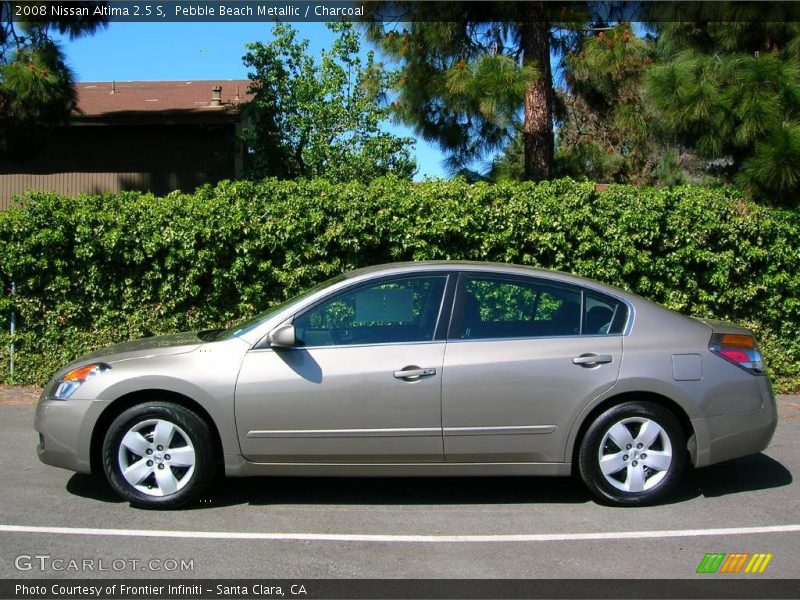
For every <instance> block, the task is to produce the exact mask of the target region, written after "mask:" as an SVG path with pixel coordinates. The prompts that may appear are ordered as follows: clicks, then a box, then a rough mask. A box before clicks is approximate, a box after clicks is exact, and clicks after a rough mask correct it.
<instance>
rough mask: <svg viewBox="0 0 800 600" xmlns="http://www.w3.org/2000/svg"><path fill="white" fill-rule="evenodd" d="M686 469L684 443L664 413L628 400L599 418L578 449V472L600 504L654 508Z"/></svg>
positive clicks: (670, 415) (671, 418)
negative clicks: (648, 506) (647, 505)
mask: <svg viewBox="0 0 800 600" xmlns="http://www.w3.org/2000/svg"><path fill="white" fill-rule="evenodd" d="M685 465H686V439H685V436H684V434H683V431H682V428H681V424H680V423H679V422H678V419H677V418H676V417H675V415H674V414H673V413H672V412H671V411H669V410H668V409H666V408H664V407H662V406H660V405H658V404H654V403H652V402H626V403H624V404H620V405H618V406H614V407H612V408H610V409H608V410H607V411H605V412H603V413H602V414H600V415H599V416H598V417H597V419H595V421H594V422H593V423H592V424H591V425H590V426H589V429H588V430H587V431H586V435H585V436H584V438H583V442H582V444H581V447H580V452H579V457H578V468H579V471H580V475H581V478H582V479H583V481H584V483H585V484H586V486H587V487H588V488H589V490H590V491H591V492H592V494H594V495H595V496H596V497H597V498H598V499H599V500H600V501H602V502H606V503H609V504H617V505H625V506H629V505H643V504H652V503H654V502H656V501H658V500H660V499H662V498H663V497H664V496H666V495H667V494H669V493H670V492H671V491H672V490H673V489H674V488H675V485H677V483H678V481H679V480H680V477H681V474H682V473H683V470H684V467H685Z"/></svg>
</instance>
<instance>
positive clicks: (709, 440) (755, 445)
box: [692, 377, 778, 467]
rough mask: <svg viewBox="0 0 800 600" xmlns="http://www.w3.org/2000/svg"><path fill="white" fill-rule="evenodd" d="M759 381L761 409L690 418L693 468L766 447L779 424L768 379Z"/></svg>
mask: <svg viewBox="0 0 800 600" xmlns="http://www.w3.org/2000/svg"><path fill="white" fill-rule="evenodd" d="M760 379H761V381H760V382H759V383H760V385H759V387H760V391H761V397H762V400H763V402H762V404H761V407H760V408H758V409H756V410H753V411H747V412H740V413H733V414H727V415H720V416H715V417H709V418H703V419H692V427H693V428H694V432H695V436H696V439H697V456H696V459H695V466H696V467H705V466H708V465H713V464H716V463H719V462H722V461H726V460H731V459H733V458H739V457H741V456H747V455H748V454H755V453H757V452H761V451H762V450H764V449H765V448H767V446H769V443H770V441H771V440H772V435H773V434H774V433H775V428H776V427H777V425H778V409H777V406H776V404H775V396H774V395H773V393H772V388H771V386H770V382H769V379H768V378H767V377H761V378H760Z"/></svg>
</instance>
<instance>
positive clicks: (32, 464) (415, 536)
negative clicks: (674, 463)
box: [0, 388, 800, 578]
mask: <svg viewBox="0 0 800 600" xmlns="http://www.w3.org/2000/svg"><path fill="white" fill-rule="evenodd" d="M0 392H1V393H0V400H1V401H0V481H2V482H3V488H2V502H0V577H3V578H20V577H25V578H27V577H37V578H38V577H43V578H53V577H57V578H61V577H64V578H73V577H74V578H81V577H87V576H89V577H158V578H163V577H179V578H187V577H197V578H216V577H229V578H238V577H246V578H341V577H346V578H360V577H364V578H407V577H409V578H411V577H413V578H440V577H453V578H462V577H463V578H534V577H559V578H562V577H563V578H576V577H585V578H595V577H597V578H673V577H677V578H693V577H698V576H699V575H697V574H696V569H697V567H698V565H699V563H700V562H701V560H702V559H703V557H704V556H705V554H706V553H708V552H725V553H733V552H749V553H771V554H773V557H772V559H771V561H770V563H769V565H768V567H767V569H766V570H765V572H764V573H763V574H760V575H755V576H753V575H744V574H740V575H737V577H783V578H789V577H791V578H796V577H800V566H799V565H798V561H797V557H798V556H800V485H799V484H798V482H797V481H796V474H797V473H800V444H798V439H800V398H798V397H797V396H782V397H780V399H779V405H780V415H781V420H780V424H779V426H778V430H777V432H776V434H775V437H774V438H773V441H772V444H771V446H770V447H769V448H768V449H767V450H766V451H765V452H764V453H762V454H758V455H754V456H750V457H746V458H742V459H738V460H735V461H731V462H728V463H724V464H720V465H716V466H712V467H708V468H705V469H698V470H694V471H692V472H690V473H689V475H688V477H687V478H686V481H685V483H684V484H683V485H682V486H681V488H680V490H679V492H678V494H677V495H676V496H675V497H673V498H671V499H670V501H669V503H667V504H664V505H661V506H655V507H645V508H610V507H605V506H601V505H599V504H597V503H595V502H594V501H592V500H591V499H590V497H589V495H588V493H587V492H586V491H585V490H584V488H583V487H582V486H581V485H580V484H579V483H578V482H576V481H573V480H571V479H568V478H470V479H466V478H457V479H444V478H435V479H424V478H419V479H405V478H404V479H334V478H324V479H322V478H320V479H311V478H254V479H227V480H225V479H221V480H220V481H218V482H217V483H216V485H215V487H214V489H213V490H212V491H211V492H210V493H209V494H208V496H207V497H206V498H204V499H203V501H202V502H199V503H198V504H196V505H194V506H192V507H189V508H186V509H182V510H179V511H145V510H140V509H136V508H132V507H131V506H129V505H128V504H127V503H125V502H122V501H121V500H120V499H119V498H117V497H116V496H115V495H114V494H113V493H112V492H111V490H110V489H109V488H108V486H107V485H106V484H105V483H104V481H103V480H102V479H100V478H93V477H90V476H86V475H77V474H73V473H70V472H68V471H63V470H59V469H55V468H52V467H48V466H45V465H43V464H41V463H39V461H38V459H37V458H36V453H35V445H36V435H35V433H34V431H33V429H32V419H33V404H32V402H33V397H34V396H35V393H33V392H32V391H31V390H30V389H27V388H26V389H23V388H19V391H16V390H15V389H14V388H5V389H0ZM20 557H22V558H20ZM37 557H38V558H37ZM41 557H46V558H41ZM59 561H60V562H59ZM703 576H704V577H725V576H724V575H703Z"/></svg>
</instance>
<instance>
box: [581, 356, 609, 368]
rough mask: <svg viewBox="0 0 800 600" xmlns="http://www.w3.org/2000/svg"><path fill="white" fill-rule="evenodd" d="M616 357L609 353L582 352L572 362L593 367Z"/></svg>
mask: <svg viewBox="0 0 800 600" xmlns="http://www.w3.org/2000/svg"><path fill="white" fill-rule="evenodd" d="M613 360H614V358H613V357H612V356H610V355H608V354H581V355H580V356H576V357H575V358H573V359H572V364H574V365H581V366H582V367H592V366H594V365H602V364H605V363H610V362H611V361H613Z"/></svg>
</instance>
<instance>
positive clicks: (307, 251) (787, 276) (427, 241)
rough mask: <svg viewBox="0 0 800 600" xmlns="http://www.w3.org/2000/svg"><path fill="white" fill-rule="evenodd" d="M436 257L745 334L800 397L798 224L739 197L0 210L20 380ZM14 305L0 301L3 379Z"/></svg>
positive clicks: (440, 187) (320, 188) (319, 195)
mask: <svg viewBox="0 0 800 600" xmlns="http://www.w3.org/2000/svg"><path fill="white" fill-rule="evenodd" d="M448 258H449V259H473V260H495V261H502V262H516V263H522V264H528V265H539V266H544V267H549V268H554V269H560V270H563V271H568V272H572V273H577V274H581V275H586V276H588V277H592V278H595V279H598V280H600V281H604V282H607V283H611V284H615V285H618V286H621V287H623V288H625V289H628V290H631V291H633V292H636V293H639V294H641V295H643V296H645V297H648V298H651V299H653V300H655V301H657V302H660V303H662V304H664V305H666V306H668V307H670V308H673V309H675V310H678V311H681V312H683V313H685V314H691V315H699V316H704V317H712V316H713V317H717V318H722V319H730V320H733V321H736V322H738V323H742V324H745V325H748V326H750V327H753V328H754V329H755V330H756V331H757V332H758V334H759V337H760V340H761V343H762V346H763V349H764V350H765V353H766V356H767V359H768V361H769V365H770V368H771V372H772V375H773V377H774V379H775V381H776V383H777V387H778V388H779V389H782V390H789V389H795V390H796V389H798V388H800V217H799V216H798V214H796V213H792V212H789V211H783V210H777V209H770V208H764V207H759V206H756V205H754V204H751V203H748V202H745V201H744V200H743V199H742V198H741V197H740V196H739V195H738V194H737V193H736V192H735V191H733V190H710V189H703V188H695V187H681V188H676V189H673V190H662V189H640V188H635V187H630V186H612V187H610V188H608V189H607V190H605V191H603V192H596V191H595V189H594V186H593V185H592V184H586V183H576V182H574V181H571V180H566V179H565V180H559V181H552V182H546V183H539V184H520V183H508V184H495V185H488V184H476V185H471V184H467V183H465V182H462V181H451V182H426V183H409V182H404V181H400V180H396V179H391V178H390V179H382V180H378V181H375V182H373V183H372V184H370V185H362V184H356V183H353V184H338V185H333V184H330V183H327V182H325V181H307V182H305V181H304V182H280V181H272V180H268V181H265V182H263V183H260V184H253V183H249V182H223V183H221V184H219V185H218V186H216V187H215V188H212V187H205V188H201V189H199V190H198V191H197V192H196V193H195V194H193V195H187V194H180V193H173V194H170V195H169V196H167V197H165V198H155V197H153V196H151V195H148V194H140V193H135V192H128V193H121V194H118V195H104V196H84V197H80V198H78V199H72V198H62V197H59V196H56V195H52V194H41V193H31V194H30V195H28V196H27V197H25V198H23V199H22V201H21V205H20V206H19V207H17V208H13V209H11V210H9V211H8V212H6V213H2V214H0V278H2V280H3V281H2V282H0V283H2V285H3V287H4V288H7V287H8V283H9V282H10V281H11V280H12V279H13V280H14V281H16V284H17V296H16V298H15V300H14V304H15V306H16V310H17V313H18V314H19V333H18V336H17V340H16V341H17V348H18V355H17V373H16V377H15V380H16V382H18V383H19V382H22V383H41V382H43V381H44V380H46V379H47V378H48V376H49V375H50V374H51V373H52V372H53V371H54V370H55V369H57V368H58V367H60V366H62V365H63V364H64V363H66V362H67V361H69V360H71V359H73V358H75V357H76V356H78V355H79V354H81V353H83V352H85V351H88V350H90V349H92V348H95V347H97V346H102V345H104V344H108V343H110V342H114V341H117V340H124V339H129V338H134V337H138V336H144V335H151V334H160V333H167V332H172V331H178V330H187V329H196V328H202V327H213V326H217V325H223V324H227V323H231V322H232V321H234V320H236V319H239V318H241V317H244V316H247V315H250V314H252V313H254V312H255V311H258V310H261V309H264V308H265V307H266V306H268V305H270V304H272V303H275V302H278V301H280V300H282V299H284V298H286V297H287V296H289V295H291V294H294V293H296V292H298V291H299V290H300V289H302V288H305V287H306V286H310V285H311V284H313V283H315V282H318V281H320V280H322V279H325V278H327V277H330V276H332V275H334V274H336V273H340V272H342V271H345V270H348V269H352V268H354V267H359V266H363V265H368V264H375V263H383V262H390V261H396V260H420V259H448ZM10 308H11V301H10V299H9V298H8V296H7V295H6V296H2V297H0V331H2V332H3V333H2V334H0V381H3V382H9V373H8V349H7V346H8V341H9V337H8V333H7V332H8V319H9V313H10Z"/></svg>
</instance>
